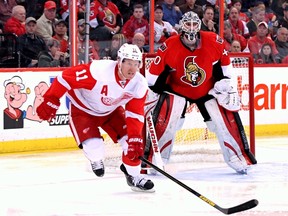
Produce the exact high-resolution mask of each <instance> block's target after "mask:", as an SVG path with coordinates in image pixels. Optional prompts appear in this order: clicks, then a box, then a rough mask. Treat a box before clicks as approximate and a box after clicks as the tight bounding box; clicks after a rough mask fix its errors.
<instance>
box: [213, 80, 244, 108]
mask: <svg viewBox="0 0 288 216" xmlns="http://www.w3.org/2000/svg"><path fill="white" fill-rule="evenodd" d="M208 94H210V95H213V96H214V97H215V98H216V99H217V101H218V103H219V104H220V105H221V106H222V107H224V108H225V109H227V110H230V111H239V110H240V97H239V95H238V93H237V91H236V90H234V89H233V87H232V86H231V85H230V79H222V80H220V81H217V82H216V83H215V84H214V88H213V89H211V90H210V91H209V93H208Z"/></svg>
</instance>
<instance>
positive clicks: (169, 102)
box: [146, 93, 186, 164]
mask: <svg viewBox="0 0 288 216" xmlns="http://www.w3.org/2000/svg"><path fill="white" fill-rule="evenodd" d="M185 104H186V100H185V99H184V98H183V97H180V96H177V95H172V94H168V93H163V94H161V96H160V99H159V101H158V103H157V105H156V107H155V109H154V110H153V121H154V126H155V131H156V135H157V138H158V145H159V149H160V153H161V158H162V161H163V163H164V164H167V163H168V161H169V159H170V156H171V152H172V149H173V144H174V138H175V134H176V132H177V130H178V129H179V127H180V125H181V124H182V123H183V122H182V120H181V114H182V112H183V108H184V107H185ZM148 130H149V128H148ZM148 141H149V137H148ZM147 144H148V145H149V142H146V145H147ZM150 144H151V142H150ZM146 149H147V148H146ZM148 160H149V161H152V162H153V151H150V154H149V157H148Z"/></svg>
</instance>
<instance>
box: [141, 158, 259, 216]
mask: <svg viewBox="0 0 288 216" xmlns="http://www.w3.org/2000/svg"><path fill="white" fill-rule="evenodd" d="M139 159H140V160H141V161H142V162H144V163H146V164H147V165H149V166H151V167H152V168H153V169H155V170H156V171H158V172H159V173H161V174H162V175H164V176H166V177H167V178H169V179H170V180H172V181H173V182H175V183H176V184H178V185H180V186H181V187H183V188H185V189H186V190H188V191H189V192H191V193H192V194H194V195H195V196H197V197H198V198H200V199H201V200H203V201H204V202H206V203H208V204H209V205H210V206H212V207H214V208H216V209H217V210H219V211H221V212H222V213H224V214H227V215H228V214H233V213H236V212H241V211H246V210H248V209H251V208H254V207H256V206H257V205H258V200H257V199H252V200H249V201H247V202H245V203H242V204H240V205H237V206H234V207H230V208H222V207H220V206H219V205H217V204H216V203H214V202H213V201H211V200H210V199H208V198H207V197H205V196H203V195H201V194H200V193H198V192H197V191H195V190H193V189H192V188H190V187H188V186H187V185H186V184H184V183H183V182H181V181H179V180H178V179H176V178H174V177H173V176H171V175H169V174H168V173H167V172H165V171H164V170H162V169H160V168H159V167H157V166H156V165H154V164H152V163H150V162H149V161H148V160H146V159H145V158H143V157H141V156H140V157H139Z"/></svg>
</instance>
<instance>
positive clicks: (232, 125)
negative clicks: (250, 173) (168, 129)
mask: <svg viewBox="0 0 288 216" xmlns="http://www.w3.org/2000/svg"><path fill="white" fill-rule="evenodd" d="M200 29H201V20H200V19H199V17H198V15H197V14H196V13H194V12H187V13H185V14H184V15H183V17H182V19H181V21H180V30H181V34H179V35H177V36H173V37H170V38H168V39H167V40H166V41H165V42H164V43H163V45H162V46H161V47H160V48H159V49H158V51H157V53H156V58H155V59H154V61H153V63H152V64H151V67H150V69H149V73H148V75H147V77H146V78H147V80H148V84H149V86H151V89H152V90H153V91H154V92H156V93H159V94H161V96H162V95H163V94H162V92H163V91H165V92H170V93H172V94H174V95H177V97H179V96H180V97H181V98H185V99H186V100H187V101H188V102H190V103H196V104H197V106H198V108H199V110H200V113H201V114H202V116H203V118H204V121H205V122H206V124H207V127H208V129H209V130H210V131H212V132H215V133H216V136H217V138H218V141H219V144H220V146H221V149H222V153H223V156H224V160H225V162H226V163H227V164H228V165H229V166H230V167H231V168H232V169H234V170H235V171H236V172H238V173H242V174H245V173H247V168H248V167H249V165H252V164H256V163H257V161H256V159H255V157H254V155H253V154H252V153H251V152H250V150H249V146H248V144H247V143H245V142H244V141H246V142H247V139H246V140H244V141H243V140H242V139H243V138H244V139H245V137H243V136H245V133H244V134H243V133H242V132H243V131H242V132H240V130H239V129H241V127H242V123H241V120H240V118H239V115H238V110H239V109H240V98H239V95H238V93H237V90H236V89H233V87H232V86H231V84H230V78H231V73H232V72H233V71H232V70H231V69H232V67H230V58H229V55H228V52H227V50H225V48H224V41H223V39H222V38H221V37H220V36H219V35H217V34H215V33H213V32H207V31H200ZM164 94H165V93H164ZM161 96H160V99H161ZM160 99H159V101H160ZM177 104H180V102H177ZM182 104H183V103H182ZM157 105H159V102H158V104H157ZM157 105H156V108H157ZM182 110H183V106H182ZM167 113H168V112H167ZM153 114H154V113H153ZM180 114H181V113H180ZM173 115H174V113H173ZM176 115H177V114H176ZM178 116H179V114H178ZM171 118H172V117H171ZM174 125H175V124H174ZM155 126H156V128H157V125H155ZM156 130H157V129H156ZM163 133H164V135H165V132H163ZM174 134H175V133H174ZM161 136H163V135H161ZM158 137H159V136H158ZM166 147H167V146H166ZM170 153H171V152H170ZM166 159H167V158H166ZM168 159H169V158H168ZM166 162H167V161H166Z"/></svg>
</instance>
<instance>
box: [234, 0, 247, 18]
mask: <svg viewBox="0 0 288 216" xmlns="http://www.w3.org/2000/svg"><path fill="white" fill-rule="evenodd" d="M232 6H234V7H235V8H237V9H238V11H239V19H240V20H243V21H244V22H246V23H247V22H249V20H250V19H249V17H248V16H247V14H246V13H243V12H241V9H242V0H233V1H232Z"/></svg>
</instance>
